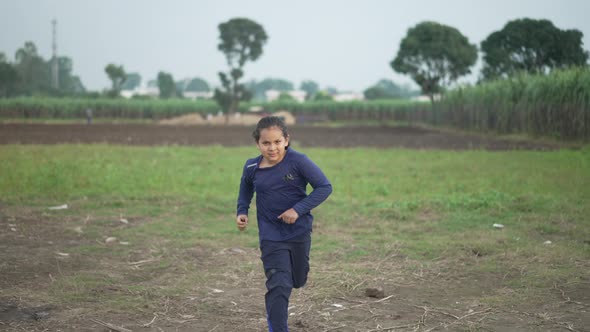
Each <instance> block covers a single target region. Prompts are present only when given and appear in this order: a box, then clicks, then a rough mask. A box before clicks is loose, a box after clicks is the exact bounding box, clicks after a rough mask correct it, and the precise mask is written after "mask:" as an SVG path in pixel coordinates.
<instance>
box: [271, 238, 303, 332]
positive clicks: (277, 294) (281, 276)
mask: <svg viewBox="0 0 590 332" xmlns="http://www.w3.org/2000/svg"><path fill="white" fill-rule="evenodd" d="M310 247H311V235H310V234H309V233H308V234H305V235H303V236H300V237H298V238H295V239H293V240H290V241H283V242H275V241H261V243H260V251H261V252H262V256H261V259H262V264H263V265H264V272H265V274H266V290H267V292H266V295H265V297H264V299H265V303H266V315H267V320H268V330H269V331H270V332H287V331H289V328H288V327H287V319H288V317H289V312H288V308H289V296H291V290H292V289H293V288H299V287H303V285H305V283H306V282H307V273H308V272H309V250H310Z"/></svg>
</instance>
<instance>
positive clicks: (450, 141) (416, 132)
mask: <svg viewBox="0 0 590 332" xmlns="http://www.w3.org/2000/svg"><path fill="white" fill-rule="evenodd" d="M290 130H291V137H292V139H293V141H294V142H295V143H296V144H299V145H301V146H305V147H328V148H330V147H334V148H336V147H345V148H348V147H377V148H408V149H447V150H465V149H483V150H510V149H526V150H546V149H554V148H556V147H555V146H552V145H549V144H542V143H538V142H522V141H518V142H517V141H509V140H501V139H496V138H492V137H484V136H478V135H468V134H459V133H447V132H442V131H436V130H429V129H423V128H417V127H386V126H356V127H339V128H325V127H307V126H293V127H292V128H291V129H290ZM251 132H252V128H250V127H243V126H230V127H222V126H217V127H216V126H163V125H147V124H124V125H114V124H96V125H90V126H87V125H71V124H68V125H62V124H55V125H46V124H0V144H59V143H80V144H89V143H109V144H124V145H171V144H176V145H211V144H219V145H222V146H247V145H251V144H252V139H251V138H250V137H251V136H250V135H251Z"/></svg>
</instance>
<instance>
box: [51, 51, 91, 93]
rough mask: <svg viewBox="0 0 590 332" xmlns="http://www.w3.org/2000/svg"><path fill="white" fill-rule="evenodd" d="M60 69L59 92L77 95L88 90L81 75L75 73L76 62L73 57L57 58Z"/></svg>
mask: <svg viewBox="0 0 590 332" xmlns="http://www.w3.org/2000/svg"><path fill="white" fill-rule="evenodd" d="M57 66H58V71H59V75H58V77H59V91H58V92H59V93H60V94H65V95H77V94H82V93H84V92H86V89H85V88H84V85H83V84H82V81H81V80H80V77H78V76H74V75H73V69H74V62H73V61H72V59H71V58H69V57H66V56H61V57H58V58H57Z"/></svg>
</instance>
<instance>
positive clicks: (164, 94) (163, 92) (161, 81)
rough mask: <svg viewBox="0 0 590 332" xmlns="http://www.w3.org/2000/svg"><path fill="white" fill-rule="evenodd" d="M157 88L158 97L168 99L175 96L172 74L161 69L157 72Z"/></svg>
mask: <svg viewBox="0 0 590 332" xmlns="http://www.w3.org/2000/svg"><path fill="white" fill-rule="evenodd" d="M158 88H159V89H160V98H163V99H168V98H172V97H175V96H176V83H174V78H173V77H172V74H169V73H165V72H163V71H161V72H159V73H158Z"/></svg>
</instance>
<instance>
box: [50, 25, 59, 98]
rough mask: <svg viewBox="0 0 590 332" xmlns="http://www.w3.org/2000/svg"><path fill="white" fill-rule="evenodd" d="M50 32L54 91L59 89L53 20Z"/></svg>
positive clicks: (55, 30) (55, 29)
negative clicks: (51, 37) (51, 34)
mask: <svg viewBox="0 0 590 332" xmlns="http://www.w3.org/2000/svg"><path fill="white" fill-rule="evenodd" d="M51 25H52V28H53V29H52V30H53V43H52V44H51V48H52V50H53V58H52V59H51V72H52V75H51V80H52V81H51V85H52V86H53V88H55V89H56V90H57V89H59V68H58V66H59V64H58V63H57V20H56V19H53V20H52V21H51Z"/></svg>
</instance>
